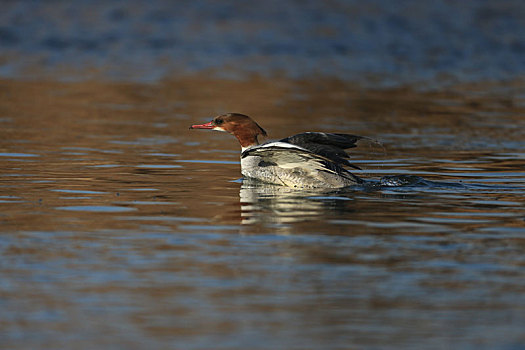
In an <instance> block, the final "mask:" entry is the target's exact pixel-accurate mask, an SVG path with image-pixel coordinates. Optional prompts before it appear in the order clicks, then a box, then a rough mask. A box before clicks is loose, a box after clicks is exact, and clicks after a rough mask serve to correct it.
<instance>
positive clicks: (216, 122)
mask: <svg viewBox="0 0 525 350" xmlns="http://www.w3.org/2000/svg"><path fill="white" fill-rule="evenodd" d="M213 123H214V124H215V125H221V124H222V123H223V120H222V119H215V121H214V122H213Z"/></svg>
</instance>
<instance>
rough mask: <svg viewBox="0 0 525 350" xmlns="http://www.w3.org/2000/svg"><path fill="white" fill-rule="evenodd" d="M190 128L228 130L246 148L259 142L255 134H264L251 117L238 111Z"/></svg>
mask: <svg viewBox="0 0 525 350" xmlns="http://www.w3.org/2000/svg"><path fill="white" fill-rule="evenodd" d="M190 129H211V130H217V131H225V132H229V133H230V134H232V135H233V136H235V137H236V138H237V139H238V140H239V143H240V144H241V147H243V148H246V147H250V146H255V145H258V144H259V141H258V140H257V136H259V135H263V136H266V131H264V129H263V128H261V127H260V126H259V124H257V123H256V122H255V121H253V119H252V118H250V117H248V116H247V115H244V114H240V113H228V114H222V115H219V116H217V117H215V118H213V120H212V121H211V122H209V123H206V124H200V125H192V126H190Z"/></svg>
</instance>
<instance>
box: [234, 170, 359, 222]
mask: <svg viewBox="0 0 525 350" xmlns="http://www.w3.org/2000/svg"><path fill="white" fill-rule="evenodd" d="M345 191H352V190H351V189H348V190H337V189H308V190H305V189H295V188H290V187H286V186H279V185H273V184H267V183H262V182H260V181H256V180H252V179H248V178H247V179H244V180H243V182H242V185H241V189H240V192H239V196H240V204H241V222H242V224H245V225H251V224H256V223H264V224H289V223H295V222H302V221H308V220H312V219H318V218H320V217H322V216H325V215H327V214H328V213H332V214H333V213H341V212H349V211H352V209H351V208H350V207H349V204H350V203H351V202H352V199H351V198H349V197H347V196H344V195H343V194H344V193H345Z"/></svg>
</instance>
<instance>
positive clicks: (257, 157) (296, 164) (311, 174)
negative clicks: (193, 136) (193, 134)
mask: <svg viewBox="0 0 525 350" xmlns="http://www.w3.org/2000/svg"><path fill="white" fill-rule="evenodd" d="M190 129H209V130H217V131H224V132H228V133H230V134H232V135H233V136H235V137H236V138H237V140H239V143H240V144H241V149H242V150H241V173H242V175H243V176H245V177H248V178H253V179H257V180H260V181H263V182H266V183H271V184H277V185H283V186H289V187H299V188H340V187H346V186H352V185H356V184H361V183H363V180H362V179H360V178H359V177H357V176H356V175H354V174H352V173H351V172H349V171H348V170H346V169H345V168H344V167H343V166H349V167H353V168H355V169H359V168H358V167H357V166H355V165H353V164H351V163H350V162H349V161H348V159H347V158H349V156H348V154H347V153H346V152H345V149H347V148H352V147H356V144H355V143H356V142H357V141H358V140H360V139H362V138H363V137H361V136H356V135H349V134H332V133H324V132H305V133H302V134H297V135H293V136H289V137H286V138H284V139H282V140H279V141H274V142H267V143H263V144H259V141H258V139H257V137H258V136H259V135H262V136H267V134H266V131H264V129H263V128H261V127H260V126H259V124H257V123H256V122H255V121H254V120H253V119H251V118H250V117H248V116H247V115H244V114H239V113H228V114H223V115H219V116H217V117H215V118H214V119H213V120H212V121H211V122H209V123H205V124H198V125H192V126H190Z"/></svg>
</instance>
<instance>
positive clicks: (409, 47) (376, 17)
mask: <svg viewBox="0 0 525 350" xmlns="http://www.w3.org/2000/svg"><path fill="white" fill-rule="evenodd" d="M524 32H525V3H524V2H523V1H521V0H499V1H431V0H402V1H388V0H372V1H358V0H347V1H330V2H324V1H293V2H292V1H289V2H281V1H277V0H271V1H265V2H258V3H254V2H240V1H233V0H229V1H212V0H203V1H191V2H188V1H162V0H151V1H139V0H130V1H125V2H123V1H117V0H109V1H102V0H96V1H64V2H56V1H45V2H44V1H42V2H35V1H29V0H28V1H8V2H4V3H3V4H2V11H1V13H0V62H1V63H0V77H13V76H14V77H17V76H24V75H27V70H28V69H30V68H31V69H33V70H32V71H31V74H35V72H38V71H39V69H40V71H45V72H51V73H57V72H60V74H59V77H60V78H61V79H69V78H74V77H77V76H79V75H80V76H83V77H85V76H86V75H88V76H89V75H90V74H93V73H94V71H93V70H89V71H86V69H87V68H94V69H95V71H96V70H100V71H102V72H103V74H101V76H102V77H104V78H110V79H126V80H128V79H134V80H147V81H151V80H158V79H161V78H163V77H165V76H166V75H169V74H170V73H172V72H183V73H195V72H203V71H206V70H210V69H212V70H215V71H216V72H217V74H219V75H221V76H223V77H239V76H242V75H243V74H246V73H260V74H273V73H275V72H281V73H285V74H286V75H288V76H292V77H305V76H311V75H312V74H314V75H316V74H322V75H330V76H337V77H340V78H346V79H353V80H359V81H366V82H368V83H374V82H375V83H377V82H381V83H384V84H389V83H399V82H407V81H408V82H418V81H429V80H434V79H436V78H439V79H444V80H452V81H468V80H479V79H490V80H493V79H502V78H515V77H516V75H519V74H522V73H523V72H525V60H524V59H523V56H524V54H525V39H524V36H523V33H524ZM64 67H67V68H69V69H72V70H70V71H68V70H67V69H64ZM35 68H37V69H36V71H35ZM55 76H56V75H55ZM434 83H435V82H434Z"/></svg>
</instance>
